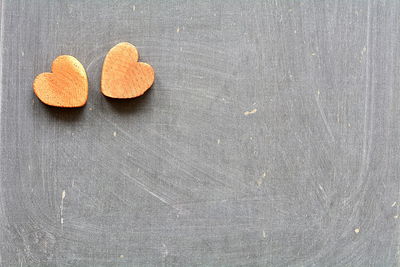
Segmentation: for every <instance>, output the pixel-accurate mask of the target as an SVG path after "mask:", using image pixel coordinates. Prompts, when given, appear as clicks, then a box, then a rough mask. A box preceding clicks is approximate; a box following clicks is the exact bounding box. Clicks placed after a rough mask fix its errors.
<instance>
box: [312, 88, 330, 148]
mask: <svg viewBox="0 0 400 267" xmlns="http://www.w3.org/2000/svg"><path fill="white" fill-rule="evenodd" d="M319 94H320V93H319V90H318V92H317V95H314V97H315V102H316V103H317V107H318V110H319V114H320V115H321V117H322V120H323V121H324V124H325V127H326V130H327V131H328V134H329V136H330V137H331V139H332V141H333V142H335V137H334V136H333V133H332V129H331V127H330V126H329V123H328V120H327V119H326V115H325V112H324V109H323V108H322V107H321V102H320V101H319Z"/></svg>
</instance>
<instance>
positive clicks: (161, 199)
mask: <svg viewBox="0 0 400 267" xmlns="http://www.w3.org/2000/svg"><path fill="white" fill-rule="evenodd" d="M121 173H122V174H123V175H125V176H127V177H129V178H130V179H132V181H133V182H135V183H136V184H138V185H139V186H140V187H141V188H142V189H143V190H144V191H146V192H147V193H149V194H150V195H152V196H153V197H155V198H157V199H158V200H160V201H161V202H162V203H164V204H167V205H168V206H170V207H171V208H173V209H175V210H178V211H179V209H177V208H175V207H174V206H173V205H172V204H171V203H169V202H168V201H167V200H166V199H164V198H163V197H161V196H159V195H158V194H156V193H154V192H153V191H151V190H150V189H149V187H148V186H146V185H145V184H143V183H142V182H140V181H139V180H137V179H136V178H134V177H132V176H130V175H129V174H127V173H125V172H123V171H121Z"/></svg>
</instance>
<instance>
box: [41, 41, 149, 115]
mask: <svg viewBox="0 0 400 267" xmlns="http://www.w3.org/2000/svg"><path fill="white" fill-rule="evenodd" d="M138 59H139V53H138V51H137V49H136V47H135V46H134V45H132V44H130V43H127V42H124V43H119V44H117V45H116V46H114V47H113V48H111V50H110V51H109V52H108V53H107V56H106V58H105V59H104V64H103V72H102V75H101V92H102V93H103V94H104V95H105V96H108V97H111V98H120V99H127V98H135V97H138V96H141V95H143V94H144V92H146V91H147V90H148V89H149V88H150V87H151V85H152V84H153V82H154V70H153V68H152V67H151V66H150V65H149V64H147V63H143V62H138ZM51 70H52V72H45V73H41V74H39V75H38V76H36V78H35V81H34V82H33V91H34V92H35V94H36V96H37V97H38V98H39V99H40V100H41V101H42V102H43V103H45V104H47V105H50V106H55V107H64V108H75V107H82V106H84V105H85V104H86V101H87V98H88V79H87V76H86V71H85V69H84V67H83V66H82V64H81V63H80V62H79V61H78V60H77V59H76V58H74V57H73V56H68V55H63V56H59V57H57V58H56V59H55V60H54V61H53V64H52V67H51Z"/></svg>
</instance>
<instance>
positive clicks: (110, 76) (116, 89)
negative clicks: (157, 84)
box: [101, 42, 154, 98]
mask: <svg viewBox="0 0 400 267" xmlns="http://www.w3.org/2000/svg"><path fill="white" fill-rule="evenodd" d="M138 60H139V53H138V51H137V49H136V47H135V46H134V45H132V44H130V43H127V42H123V43H119V44H117V45H116V46H114V47H113V48H111V50H110V51H109V52H108V53H107V56H106V58H105V59H104V64H103V71H102V75H101V92H102V93H103V94H104V95H105V96H108V97H112V98H134V97H138V96H141V95H143V94H144V93H145V92H146V91H147V89H149V88H150V87H151V85H152V84H153V82H154V70H153V68H152V67H151V66H150V65H149V64H147V63H143V62H137V61H138Z"/></svg>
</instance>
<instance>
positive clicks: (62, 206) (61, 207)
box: [60, 190, 65, 226]
mask: <svg viewBox="0 0 400 267" xmlns="http://www.w3.org/2000/svg"><path fill="white" fill-rule="evenodd" d="M64 198H65V190H63V191H62V193H61V205H60V223H61V226H62V225H63V224H64V217H63V210H64Z"/></svg>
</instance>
